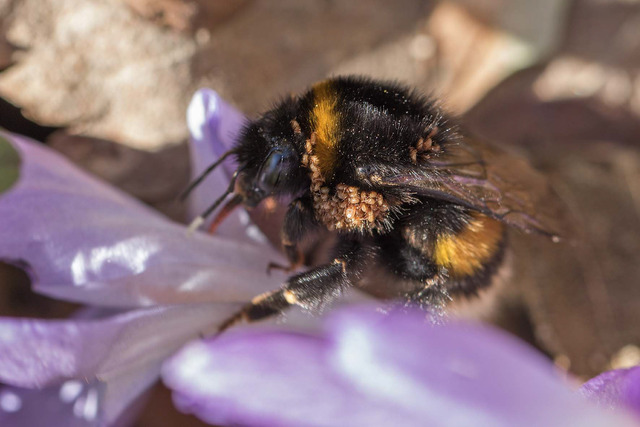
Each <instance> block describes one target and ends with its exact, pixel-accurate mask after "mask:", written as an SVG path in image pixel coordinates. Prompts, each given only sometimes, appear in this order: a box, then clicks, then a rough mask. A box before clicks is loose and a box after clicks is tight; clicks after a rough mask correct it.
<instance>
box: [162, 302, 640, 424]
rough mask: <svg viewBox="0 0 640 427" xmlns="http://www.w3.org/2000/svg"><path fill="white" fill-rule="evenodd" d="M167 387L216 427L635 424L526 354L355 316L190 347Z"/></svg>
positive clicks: (413, 319) (455, 327)
mask: <svg viewBox="0 0 640 427" xmlns="http://www.w3.org/2000/svg"><path fill="white" fill-rule="evenodd" d="M163 379H164V381H165V383H166V384H167V385H168V386H169V387H170V388H172V389H173V390H174V401H175V403H176V405H177V406H178V407H179V408H181V409H182V410H183V411H185V412H190V413H193V414H195V415H197V416H198V417H199V418H201V419H203V420H205V421H206V422H209V423H213V424H221V425H277V426H300V425H322V426H343V425H368V426H372V425H374V426H382V425H402V426H424V425H429V426H538V425H539V426H567V425H579V426H612V425H615V426H633V425H638V424H637V420H633V419H632V418H630V417H629V416H628V415H626V414H624V413H618V412H605V411H604V410H602V409H600V408H597V407H594V406H593V405H591V404H590V403H589V402H587V401H586V400H584V399H582V398H581V396H578V395H577V394H574V393H572V392H571V391H570V390H569V389H568V388H567V387H566V384H563V382H562V381H561V379H560V377H559V375H558V373H557V372H555V371H554V367H553V365H552V364H551V363H550V362H549V361H548V360H546V359H545V358H543V356H542V355H540V354H538V353H536V352H535V351H534V350H533V349H531V348H528V347H527V346H526V345H525V344H524V343H521V342H519V341H517V340H515V339H514V338H512V337H510V336H507V335H506V334H504V333H502V332H498V331H496V330H493V329H489V328H487V327H484V326H480V325H473V324H465V323H457V322H450V323H445V324H443V325H435V324H432V323H427V322H425V316H424V313H423V312H409V313H402V312H392V313H389V314H381V313H379V312H376V311H374V310H372V309H371V308H370V307H360V308H356V309H353V308H351V309H349V310H343V311H341V312H338V313H337V314H335V313H334V315H333V316H332V317H330V318H329V320H328V322H327V326H326V328H325V330H324V331H323V332H322V333H315V334H300V333H291V332H282V331H258V332H256V331H251V332H244V333H234V334H228V335H224V336H221V337H219V338H217V339H215V340H209V341H198V342H193V343H191V344H189V345H188V346H187V347H185V348H184V349H182V350H181V351H180V352H179V353H178V354H177V355H176V356H174V357H173V358H172V359H170V360H169V361H168V362H166V363H165V365H164V368H163Z"/></svg>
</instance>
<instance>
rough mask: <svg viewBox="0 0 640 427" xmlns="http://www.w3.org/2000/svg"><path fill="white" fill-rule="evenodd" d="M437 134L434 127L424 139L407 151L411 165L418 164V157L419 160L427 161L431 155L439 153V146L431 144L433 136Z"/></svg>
mask: <svg viewBox="0 0 640 427" xmlns="http://www.w3.org/2000/svg"><path fill="white" fill-rule="evenodd" d="M437 132H438V128H437V127H434V128H433V129H431V131H430V132H429V135H427V137H426V138H420V139H419V140H418V143H417V144H416V146H415V147H411V148H410V149H409V156H410V157H411V162H413V164H417V163H418V156H420V158H421V159H428V158H429V157H430V154H431V153H439V152H440V146H439V145H438V144H434V143H433V139H432V138H433V136H434V135H435V134H436V133H437Z"/></svg>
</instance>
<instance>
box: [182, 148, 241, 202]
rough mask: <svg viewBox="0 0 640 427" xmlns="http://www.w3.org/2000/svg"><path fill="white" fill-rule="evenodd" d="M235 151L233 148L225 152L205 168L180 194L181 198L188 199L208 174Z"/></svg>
mask: <svg viewBox="0 0 640 427" xmlns="http://www.w3.org/2000/svg"><path fill="white" fill-rule="evenodd" d="M235 153H236V150H235V149H231V150H229V151H227V152H225V153H224V154H223V155H222V156H220V158H219V159H218V160H216V161H215V162H214V163H213V164H212V165H211V166H209V167H208V168H207V169H205V170H204V172H202V173H201V174H200V175H198V177H197V178H196V179H194V180H193V181H192V182H191V184H189V186H188V187H187V188H186V189H185V190H184V191H183V192H182V194H180V200H182V201H184V199H186V198H187V197H188V196H189V194H191V192H192V191H193V189H194V188H196V187H197V186H198V185H199V184H200V183H201V182H202V181H203V180H204V179H205V178H206V177H207V175H209V174H210V173H211V172H213V170H214V169H215V168H217V167H218V165H220V164H221V163H222V162H224V161H225V160H226V159H227V157H229V156H230V155H232V154H235Z"/></svg>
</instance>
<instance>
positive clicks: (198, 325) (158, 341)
mask: <svg viewBox="0 0 640 427" xmlns="http://www.w3.org/2000/svg"><path fill="white" fill-rule="evenodd" d="M239 308H240V305H239V304H191V305H187V304H185V305H180V306H166V307H157V308H149V309H139V310H134V311H131V312H127V313H123V314H117V315H112V316H108V317H106V318H103V319H97V320H82V319H70V320H55V321H52V320H50V321H46V320H35V319H0V381H2V382H4V383H8V384H12V385H14V386H20V387H36V388H43V387H44V388H45V390H44V394H43V395H42V397H43V398H46V399H47V402H49V403H47V405H51V410H52V411H54V412H55V411H58V409H55V408H54V403H53V402H54V401H55V399H53V400H52V399H51V398H50V397H47V393H48V392H50V391H51V390H54V391H55V388H56V387H58V388H59V396H60V397H59V399H58V400H60V399H62V400H63V401H64V402H68V403H73V404H74V405H75V406H76V408H72V409H73V411H72V412H69V411H66V412H63V413H60V414H58V415H60V416H67V415H69V416H75V417H78V416H80V418H85V419H99V420H100V421H101V422H104V424H105V425H110V424H111V423H112V422H113V421H115V420H116V419H118V418H119V417H120V416H121V414H122V413H123V411H125V410H126V408H127V407H128V406H129V405H130V404H131V403H132V402H134V401H135V400H136V399H137V398H138V397H139V396H140V394H141V393H143V392H144V391H145V390H146V389H147V388H148V387H150V386H151V385H152V384H153V383H154V382H155V381H157V379H158V377H159V372H160V367H161V365H162V363H163V361H164V360H165V359H166V358H167V357H168V356H170V355H171V354H173V353H174V352H175V351H177V350H178V349H179V348H180V347H182V346H183V345H184V344H185V343H186V342H188V341H190V340H192V339H194V338H197V337H198V336H200V335H201V334H210V333H212V332H214V331H215V330H216V327H217V325H218V324H220V323H221V322H222V321H223V320H225V319H226V318H228V317H229V316H230V315H231V314H232V313H234V312H235V311H237V310H238V309H239ZM7 390H8V389H7ZM74 390H76V391H77V393H75V392H74ZM81 392H82V396H84V397H82V400H80V401H78V399H80V397H81ZM25 393H26V392H25ZM74 393H75V394H74ZM27 394H28V396H29V397H30V398H36V397H37V395H35V394H29V393H27ZM54 394H55V393H54ZM71 395H73V396H71ZM65 396H67V397H65ZM69 396H71V397H69ZM0 397H1V395H0ZM65 399H66V400H65ZM94 401H95V402H94ZM64 402H63V403H64ZM74 402H75V403H74ZM58 403H61V402H58ZM86 405H88V406H86ZM63 406H64V405H63ZM0 409H2V400H1V399H0ZM60 411H62V409H60ZM5 412H7V411H5ZM15 412H16V411H13V412H12V411H8V413H10V414H13V415H11V416H15V417H18V414H15ZM79 414H80V415H79ZM5 415H6V414H5ZM18 418H19V417H18ZM0 420H2V417H0ZM61 425H64V424H61Z"/></svg>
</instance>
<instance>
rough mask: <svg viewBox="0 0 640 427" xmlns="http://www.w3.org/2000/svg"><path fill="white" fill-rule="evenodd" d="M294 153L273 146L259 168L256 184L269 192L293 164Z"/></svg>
mask: <svg viewBox="0 0 640 427" xmlns="http://www.w3.org/2000/svg"><path fill="white" fill-rule="evenodd" d="M293 160H294V154H293V152H292V150H290V149H286V148H274V149H273V150H271V152H270V153H269V156H268V157H267V160H265V162H264V163H263V164H262V168H260V174H259V176H258V182H257V186H258V188H260V189H261V190H263V191H265V192H267V193H268V192H271V191H272V190H273V189H274V188H275V187H276V186H277V185H278V184H279V183H280V181H281V179H282V178H284V177H285V176H286V175H287V174H288V173H289V172H290V169H291V167H292V166H293Z"/></svg>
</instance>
